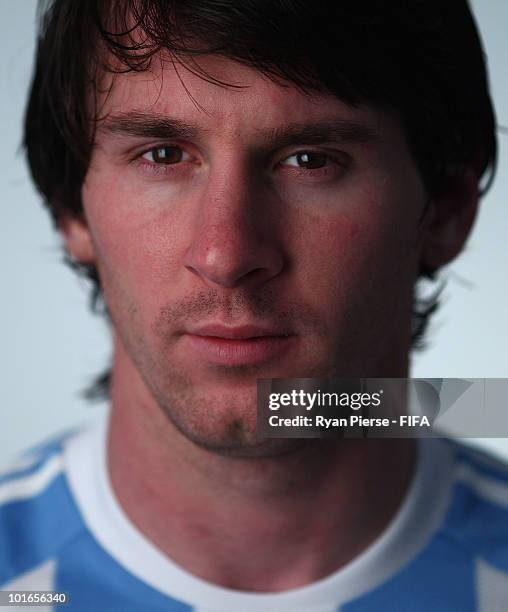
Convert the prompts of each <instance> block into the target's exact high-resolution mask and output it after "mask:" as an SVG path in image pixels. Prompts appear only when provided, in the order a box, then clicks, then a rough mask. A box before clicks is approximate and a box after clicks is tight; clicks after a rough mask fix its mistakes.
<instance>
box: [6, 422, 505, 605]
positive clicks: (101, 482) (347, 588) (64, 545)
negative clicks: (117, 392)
mask: <svg viewBox="0 0 508 612" xmlns="http://www.w3.org/2000/svg"><path fill="white" fill-rule="evenodd" d="M106 431H107V422H106V420H104V421H100V422H99V423H98V424H96V425H94V426H91V427H88V428H86V429H85V430H83V431H82V432H80V433H78V434H77V435H73V436H72V437H70V438H68V439H66V440H64V441H62V442H59V443H55V444H53V445H50V446H48V447H46V448H44V449H43V450H42V451H40V452H39V453H38V455H37V457H36V458H35V459H34V460H32V462H31V463H30V464H28V465H24V466H21V467H19V468H18V469H17V470H15V471H12V472H10V473H8V474H7V475H4V476H3V477H2V478H1V479H0V589H2V590H55V591H65V592H67V593H68V594H69V598H70V601H69V604H68V605H67V606H65V607H63V608H62V610H68V611H69V612H71V611H72V612H74V611H80V612H81V611H86V612H95V611H97V612H150V611H156V610H160V611H162V610H166V611H168V612H190V611H193V612H205V611H207V612H331V611H340V612H365V611H369V612H430V611H431V612H469V611H471V612H472V611H473V610H474V611H479V612H506V611H508V470H507V468H506V467H505V466H504V465H503V464H500V463H498V462H496V461H494V460H491V459H489V458H488V457H486V456H485V455H483V454H481V453H478V452H475V451H472V450H468V449H466V448H464V447H462V446H460V445H459V444H457V443H454V442H450V441H447V440H437V439H434V440H432V439H427V440H422V441H420V443H419V452H418V462H417V468H416V471H415V475H414V478H413V482H412V484H411V486H410V489H409V491H408V493H407V495H406V497H405V499H404V501H403V504H402V505H401V507H400V509H399V511H398V512H397V514H396V516H395V517H394V518H393V520H392V521H391V523H390V524H389V526H388V527H387V529H386V530H385V531H384V532H383V533H382V534H381V536H380V537H378V538H377V540H376V541H375V542H374V543H373V544H372V545H370V546H369V547H368V549H367V550H365V551H364V552H363V553H362V554H361V555H360V556H359V557H357V558H356V559H354V560H353V561H351V562H350V563H348V564H347V565H346V566H345V567H343V568H341V569H340V570H339V571H337V572H336V573H335V574H333V575H331V576H329V577H327V578H325V579H323V580H320V581H318V582H316V583H314V584H311V585H309V586H306V587H303V588H299V589H294V590H291V591H286V592H283V593H276V594H262V593H246V592H241V591H234V590H230V589H226V588H222V587H218V586H216V585H213V584H210V583H208V582H206V581H204V580H201V579H199V578H196V577H195V576H193V575H191V574H189V573H188V572H187V571H185V570H184V569H182V568H181V567H179V566H177V565H176V564H175V563H174V562H172V561H171V560H170V559H168V558H167V557H166V556H164V555H163V554H162V553H161V552H160V551H159V550H158V549H157V548H156V547H155V546H154V545H153V544H152V543H151V542H149V541H148V540H147V539H146V538H145V537H144V536H143V534H142V533H141V532H140V531H139V530H138V529H137V528H136V527H135V526H134V525H133V524H132V523H131V522H130V521H129V519H128V518H127V516H126V515H125V514H124V512H123V510H122V508H121V507H120V506H119V504H118V502H117V501H116V499H115V497H114V494H113V493H112V489H111V485H110V483H109V480H108V475H107V469H106V452H105V448H106V444H105V440H106ZM3 609H7V608H3ZM13 609H14V608H13ZM16 609H18V608H16ZM36 609H37V610H39V611H41V610H50V608H48V607H46V608H36ZM55 609H57V608H55ZM0 610H1V608H0Z"/></svg>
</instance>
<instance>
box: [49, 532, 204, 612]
mask: <svg viewBox="0 0 508 612" xmlns="http://www.w3.org/2000/svg"><path fill="white" fill-rule="evenodd" d="M55 588H56V590H62V591H67V592H69V593H70V594H71V598H72V599H71V601H70V604H69V606H66V610H68V611H69V612H71V611H72V612H91V611H92V610H98V611H101V612H103V611H107V612H152V611H153V612H156V611H159V612H162V610H164V611H166V612H191V610H192V608H191V607H189V606H188V605H186V604H183V603H180V602H178V601H176V600H174V599H170V598H169V597H167V596H166V595H164V594H162V593H160V592H159V591H156V590H155V589H152V588H151V587H150V586H149V585H147V584H145V583H144V582H141V581H140V580H138V579H137V578H136V577H135V576H133V575H132V574H131V573H129V572H128V571H127V570H125V569H124V568H123V567H122V566H121V565H119V564H118V563H117V562H116V561H115V560H114V559H113V558H112V557H111V556H110V555H109V554H108V553H107V552H106V551H104V549H103V548H102V547H101V546H100V545H99V544H98V543H97V542H96V540H95V539H93V538H92V536H91V535H90V534H89V532H88V531H86V532H81V533H80V534H79V535H78V537H77V538H76V539H75V540H74V541H73V542H72V543H69V545H68V546H66V548H65V550H64V551H62V554H61V555H59V558H58V567H57V577H56V585H55Z"/></svg>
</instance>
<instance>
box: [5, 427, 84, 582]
mask: <svg viewBox="0 0 508 612" xmlns="http://www.w3.org/2000/svg"><path fill="white" fill-rule="evenodd" d="M69 437H70V436H69V434H68V435H65V436H62V437H60V438H59V439H57V440H54V441H51V442H49V443H45V444H43V445H41V446H39V447H38V448H36V449H34V450H32V451H30V453H28V454H27V455H25V456H24V457H23V458H22V459H21V460H19V461H17V462H16V463H15V464H13V466H12V467H11V468H9V469H8V470H6V471H4V472H2V473H1V474H0V586H2V585H6V584H10V583H11V582H12V581H13V580H16V579H17V578H18V577H19V576H22V575H24V574H26V573H27V572H31V571H37V568H42V567H44V566H48V564H49V565H50V564H51V561H52V560H53V559H55V558H56V557H57V556H58V553H59V551H60V550H61V549H62V548H63V547H64V546H65V545H66V544H67V543H68V542H69V541H70V540H72V539H73V538H74V537H76V535H77V534H78V533H80V531H81V530H82V529H83V524H82V521H81V519H80V516H79V513H78V511H77V509H76V506H75V503H74V501H73V498H72V495H71V493H70V491H69V487H68V484H67V477H66V460H65V453H64V443H65V441H66V440H67V439H68V438H69Z"/></svg>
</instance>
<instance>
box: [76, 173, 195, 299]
mask: <svg viewBox="0 0 508 612" xmlns="http://www.w3.org/2000/svg"><path fill="white" fill-rule="evenodd" d="M83 204H84V208H85V214H86V218H87V221H88V224H89V227H90V228H91V235H92V240H93V244H94V248H95V253H96V259H97V266H98V269H99V274H100V276H101V280H102V284H103V288H104V292H105V294H106V297H107V298H109V302H112V301H113V300H114V299H116V300H118V299H121V300H127V302H128V303H139V301H140V300H142V302H143V306H144V308H145V307H146V309H147V310H151V307H153V308H156V305H157V304H160V300H161V297H163V296H166V297H167V296H168V278H172V277H173V276H174V274H175V273H176V268H177V261H178V254H179V253H180V252H181V250H182V244H183V238H184V228H183V227H181V224H180V222H179V218H178V216H177V215H175V214H174V212H172V210H171V209H169V208H168V207H164V208H163V207H160V206H155V205H154V202H153V199H152V198H150V197H149V196H147V194H146V193H144V192H143V193H142V192H138V193H136V192H133V191H132V190H131V191H130V192H129V193H127V192H126V190H125V189H123V188H122V187H120V186H118V185H117V184H116V183H115V182H114V181H109V182H102V181H101V182H99V181H97V182H92V181H89V183H88V184H87V186H86V188H85V189H84V190H83ZM112 307H113V308H114V305H113V304H111V303H110V308H112Z"/></svg>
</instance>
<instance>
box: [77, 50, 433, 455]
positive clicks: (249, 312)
mask: <svg viewBox="0 0 508 612" xmlns="http://www.w3.org/2000/svg"><path fill="white" fill-rule="evenodd" d="M200 63H201V65H202V66H203V67H204V68H205V69H206V70H207V71H208V72H209V73H210V74H212V75H213V76H214V77H217V78H218V79H220V80H223V81H226V82H228V83H233V84H238V85H241V87H240V88H226V87H221V86H219V85H216V84H212V83H209V82H206V81H205V80H203V79H201V78H199V77H197V76H195V75H193V74H191V73H189V72H188V71H187V70H186V69H185V68H183V67H182V66H179V67H178V73H177V72H176V71H175V68H174V67H173V65H172V64H171V63H169V62H168V63H165V64H164V65H163V67H160V68H158V69H157V70H152V71H151V72H145V73H137V74H124V75H117V76H116V77H115V80H114V85H113V88H112V91H111V94H110V96H109V97H108V98H107V100H106V102H105V106H104V108H103V111H102V112H103V114H105V119H104V120H102V121H100V122H99V124H98V131H97V136H96V146H95V148H94V150H93V155H92V160H91V164H90V168H89V171H88V174H87V176H86V180H85V183H84V186H83V191H82V195H83V204H84V209H85V216H86V220H87V224H88V229H87V230H85V231H86V232H87V233H88V232H89V236H90V239H91V242H90V244H91V245H92V246H93V259H94V261H95V263H96V264H97V266H98V269H99V274H100V278H101V282H102V286H103V289H104V294H105V298H106V302H107V304H108V307H109V310H110V314H111V317H112V320H113V324H114V330H115V333H116V335H117V337H118V339H119V346H120V350H121V351H123V352H124V353H125V355H126V356H127V358H128V360H130V361H131V362H132V364H134V367H135V368H136V369H137V371H138V372H139V373H140V375H141V378H142V380H143V381H144V383H143V384H144V385H145V387H146V389H148V391H149V392H150V394H151V396H152V397H153V398H155V400H156V402H157V403H158V405H159V406H160V407H161V408H162V409H163V410H164V411H165V413H166V414H167V415H168V416H169V417H170V419H171V420H172V421H173V423H175V424H176V425H177V427H178V428H179V429H180V430H181V431H183V432H184V433H185V435H187V436H188V437H189V438H190V439H192V440H194V441H196V442H198V443H200V444H203V445H206V446H209V447H214V448H217V449H220V448H223V449H225V448H230V447H236V446H239V447H249V446H255V445H256V439H255V420H256V380H257V379H258V378H280V377H328V376H339V377H340V376H344V377H348V376H397V375H401V376H403V375H405V369H406V360H407V353H408V350H409V341H410V340H409V338H410V315H411V306H412V299H413V286H414V282H415V278H416V273H417V269H418V266H419V260H420V251H421V242H422V236H423V228H422V225H421V224H420V223H419V221H420V218H421V215H422V212H423V210H424V208H425V193H424V189H423V187H422V183H421V180H420V176H419V174H418V172H417V169H416V167H415V164H414V162H413V160H412V157H411V155H410V152H409V148H408V144H407V142H406V139H405V134H404V132H403V129H402V127H401V124H400V123H399V121H397V119H396V118H394V117H393V116H391V115H390V114H388V113H387V112H381V111H376V110H373V109H367V108H351V107H349V106H347V105H346V104H345V103H343V102H341V101H340V100H339V99H337V98H335V97H333V96H328V95H323V94H312V95H309V94H304V93H303V92H301V91H299V90H298V89H296V88H295V87H294V86H291V85H287V84H286V85H285V86H283V85H279V84H276V83H274V82H273V81H270V80H269V79H267V78H266V77H263V76H262V75H261V74H259V73H257V72H256V71H254V70H252V69H250V68H247V67H245V66H242V65H240V64H238V63H236V62H233V61H229V60H225V59H220V58H217V57H205V58H203V59H201V60H200ZM154 66H155V63H154Z"/></svg>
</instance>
